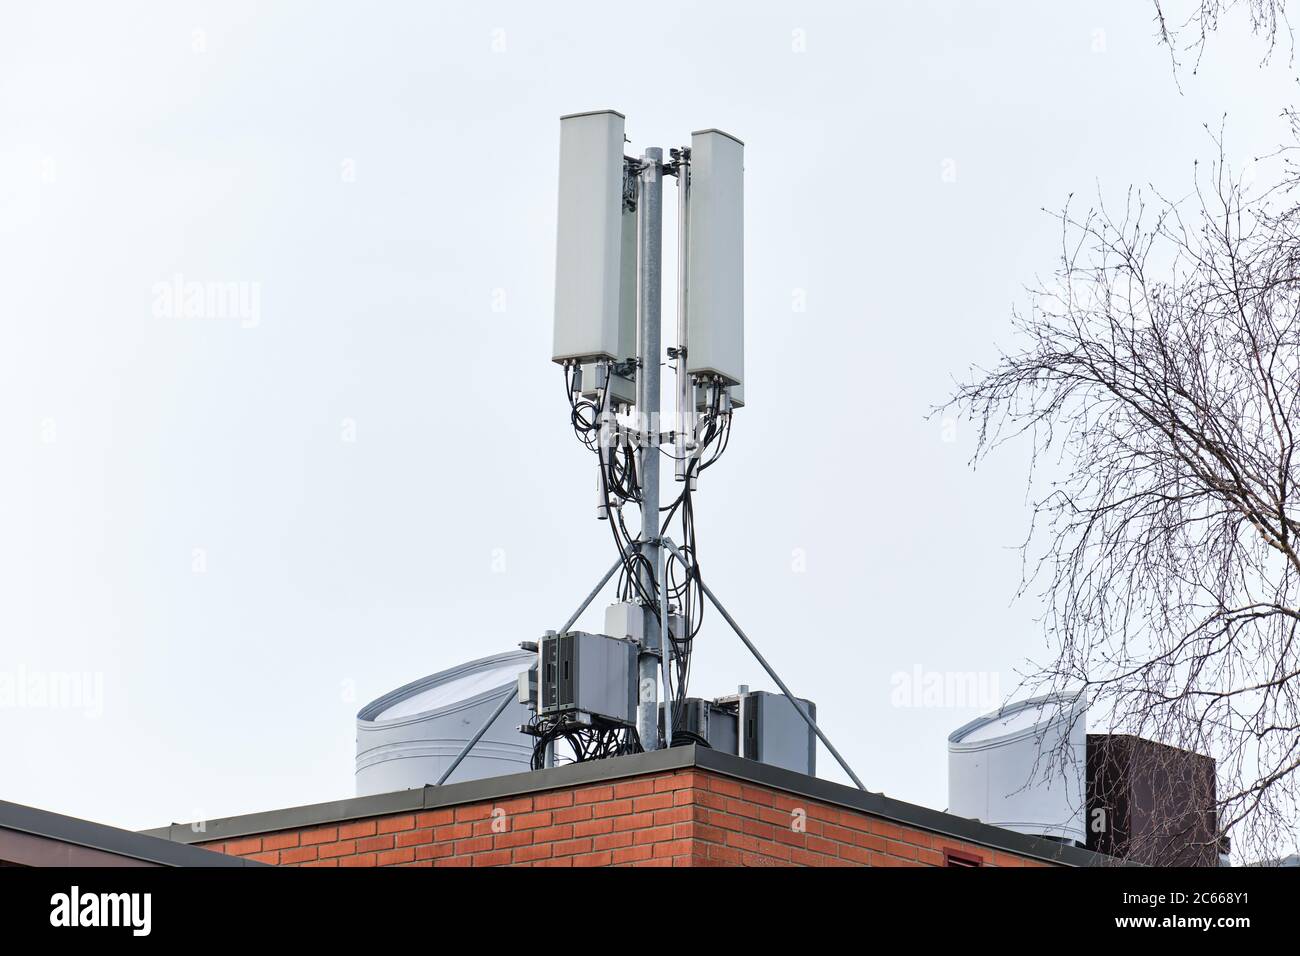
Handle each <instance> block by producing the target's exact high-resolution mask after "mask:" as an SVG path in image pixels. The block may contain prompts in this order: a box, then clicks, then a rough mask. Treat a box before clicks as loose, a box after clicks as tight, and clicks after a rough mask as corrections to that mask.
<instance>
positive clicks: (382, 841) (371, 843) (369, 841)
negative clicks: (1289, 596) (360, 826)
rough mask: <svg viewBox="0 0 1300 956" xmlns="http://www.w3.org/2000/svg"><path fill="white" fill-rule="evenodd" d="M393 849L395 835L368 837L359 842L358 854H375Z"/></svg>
mask: <svg viewBox="0 0 1300 956" xmlns="http://www.w3.org/2000/svg"><path fill="white" fill-rule="evenodd" d="M392 848H393V835H392V834H391V833H390V834H388V835H387V836H373V837H366V838H365V839H364V840H358V841H357V852H358V853H373V852H375V851H376V850H391V849H392Z"/></svg>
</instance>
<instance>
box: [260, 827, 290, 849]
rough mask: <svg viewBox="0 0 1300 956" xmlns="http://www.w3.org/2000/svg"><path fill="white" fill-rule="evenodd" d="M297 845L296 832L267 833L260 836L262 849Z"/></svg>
mask: <svg viewBox="0 0 1300 956" xmlns="http://www.w3.org/2000/svg"><path fill="white" fill-rule="evenodd" d="M297 845H298V833H297V831H294V832H293V833H268V834H267V835H266V836H264V837H262V849H263V850H283V849H285V848H286V847H291V846H297Z"/></svg>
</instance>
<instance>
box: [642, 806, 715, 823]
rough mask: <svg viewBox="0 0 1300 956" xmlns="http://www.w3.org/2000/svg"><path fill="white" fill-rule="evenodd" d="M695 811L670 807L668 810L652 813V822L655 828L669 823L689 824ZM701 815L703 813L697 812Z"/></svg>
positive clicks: (691, 808)
mask: <svg viewBox="0 0 1300 956" xmlns="http://www.w3.org/2000/svg"><path fill="white" fill-rule="evenodd" d="M696 812H697V811H696V809H695V808H694V807H672V808H670V809H668V810H656V811H655V813H654V822H655V825H656V826H665V825H666V824H669V823H689V822H690V821H692V820H694V819H695V814H696ZM698 812H700V813H701V815H702V814H703V811H702V810H701V811H698Z"/></svg>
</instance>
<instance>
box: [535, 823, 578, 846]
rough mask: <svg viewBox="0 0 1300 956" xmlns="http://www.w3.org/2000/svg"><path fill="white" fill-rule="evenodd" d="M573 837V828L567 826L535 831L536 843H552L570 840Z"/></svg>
mask: <svg viewBox="0 0 1300 956" xmlns="http://www.w3.org/2000/svg"><path fill="white" fill-rule="evenodd" d="M572 837H573V826H572V825H571V824H567V823H566V824H565V825H564V826H561V827H545V828H544V829H541V830H534V831H533V842H534V843H552V842H554V841H556V840H569V839H572Z"/></svg>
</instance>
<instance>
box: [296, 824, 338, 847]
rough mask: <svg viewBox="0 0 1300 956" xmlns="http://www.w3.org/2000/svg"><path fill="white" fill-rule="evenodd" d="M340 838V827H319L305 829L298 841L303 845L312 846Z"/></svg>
mask: <svg viewBox="0 0 1300 956" xmlns="http://www.w3.org/2000/svg"><path fill="white" fill-rule="evenodd" d="M338 838H339V828H338V827H318V828H317V829H315V830H305V831H303V833H302V835H301V836H300V837H299V840H298V842H299V843H300V844H301V845H302V846H311V845H313V844H316V843H333V842H334V841H335V840H337V839H338Z"/></svg>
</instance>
